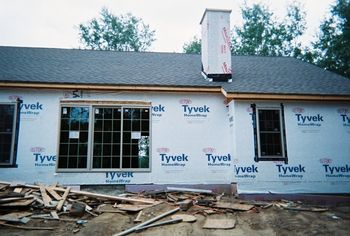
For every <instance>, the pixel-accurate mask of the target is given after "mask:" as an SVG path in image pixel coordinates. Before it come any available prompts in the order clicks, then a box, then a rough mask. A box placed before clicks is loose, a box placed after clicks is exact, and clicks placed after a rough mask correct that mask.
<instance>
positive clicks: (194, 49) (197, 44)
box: [183, 37, 201, 54]
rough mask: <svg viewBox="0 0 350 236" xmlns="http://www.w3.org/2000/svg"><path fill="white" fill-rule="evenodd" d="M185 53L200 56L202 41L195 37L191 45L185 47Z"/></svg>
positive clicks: (187, 44) (186, 44)
mask: <svg viewBox="0 0 350 236" xmlns="http://www.w3.org/2000/svg"><path fill="white" fill-rule="evenodd" d="M183 52H184V53H189V54H200V53H201V40H200V39H198V38H197V37H194V38H193V40H192V41H190V42H189V43H185V44H184V45H183Z"/></svg>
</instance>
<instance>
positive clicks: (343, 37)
mask: <svg viewBox="0 0 350 236" xmlns="http://www.w3.org/2000/svg"><path fill="white" fill-rule="evenodd" d="M349 45H350V0H337V1H336V3H335V4H334V5H332V7H331V16H329V17H327V18H326V19H325V20H324V21H323V22H322V24H321V26H320V33H319V35H318V39H317V40H316V42H314V43H313V44H312V48H311V51H309V52H308V53H306V54H305V55H304V59H305V60H307V61H309V62H311V63H314V64H316V65H318V66H320V67H322V68H325V69H328V70H330V71H333V72H336V73H338V74H341V75H343V76H346V77H348V78H350V50H349Z"/></svg>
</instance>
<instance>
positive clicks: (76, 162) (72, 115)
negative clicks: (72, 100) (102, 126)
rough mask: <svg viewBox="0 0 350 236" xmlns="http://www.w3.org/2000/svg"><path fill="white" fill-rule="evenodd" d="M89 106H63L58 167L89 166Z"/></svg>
mask: <svg viewBox="0 0 350 236" xmlns="http://www.w3.org/2000/svg"><path fill="white" fill-rule="evenodd" d="M88 139H89V108H88V107H62V110H61V132H60V146H59V147H60V150H59V157H58V168H72V169H74V168H87V150H88Z"/></svg>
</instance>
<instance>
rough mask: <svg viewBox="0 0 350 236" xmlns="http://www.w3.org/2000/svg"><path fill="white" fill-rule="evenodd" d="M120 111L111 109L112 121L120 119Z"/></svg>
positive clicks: (119, 109)
mask: <svg viewBox="0 0 350 236" xmlns="http://www.w3.org/2000/svg"><path fill="white" fill-rule="evenodd" d="M121 113H122V109H121V108H114V109H113V119H119V120H120V118H121Z"/></svg>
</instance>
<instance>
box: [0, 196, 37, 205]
mask: <svg viewBox="0 0 350 236" xmlns="http://www.w3.org/2000/svg"><path fill="white" fill-rule="evenodd" d="M29 198H33V197H31V196H25V197H9V198H2V199H0V204H3V203H7V202H16V201H20V200H26V199H29Z"/></svg>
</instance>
